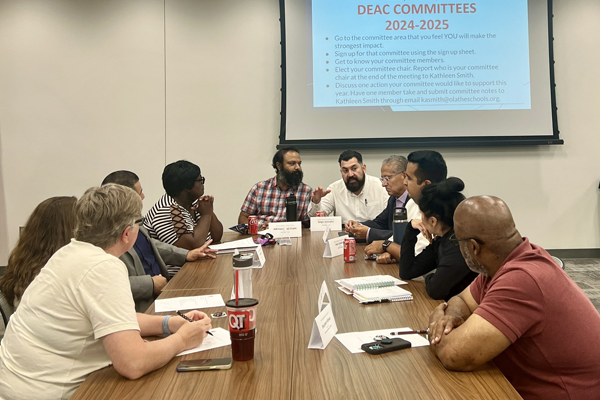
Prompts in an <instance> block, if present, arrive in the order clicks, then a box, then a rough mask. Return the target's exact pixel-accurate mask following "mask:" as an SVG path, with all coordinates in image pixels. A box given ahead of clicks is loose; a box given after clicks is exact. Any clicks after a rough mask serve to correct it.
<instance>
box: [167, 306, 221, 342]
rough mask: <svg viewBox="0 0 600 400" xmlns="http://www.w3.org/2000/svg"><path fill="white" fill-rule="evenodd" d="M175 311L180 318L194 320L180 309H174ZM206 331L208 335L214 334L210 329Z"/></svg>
mask: <svg viewBox="0 0 600 400" xmlns="http://www.w3.org/2000/svg"><path fill="white" fill-rule="evenodd" d="M175 312H176V313H177V315H179V316H180V317H181V318H183V319H185V320H186V321H189V322H194V321H193V320H192V319H191V318H190V317H188V316H187V315H185V314H184V313H182V312H181V311H175ZM206 333H208V334H209V335H210V336H214V335H213V334H212V332H211V331H206Z"/></svg>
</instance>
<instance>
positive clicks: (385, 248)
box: [381, 240, 393, 253]
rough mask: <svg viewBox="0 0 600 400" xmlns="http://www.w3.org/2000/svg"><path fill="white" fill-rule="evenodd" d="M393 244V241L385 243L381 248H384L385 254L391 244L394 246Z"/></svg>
mask: <svg viewBox="0 0 600 400" xmlns="http://www.w3.org/2000/svg"><path fill="white" fill-rule="evenodd" d="M392 243H393V242H392V241H391V240H386V241H385V242H383V244H382V245H381V247H382V248H383V252H384V253H385V252H386V251H387V249H388V247H390V244H392Z"/></svg>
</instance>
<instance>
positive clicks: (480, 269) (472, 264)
mask: <svg viewBox="0 0 600 400" xmlns="http://www.w3.org/2000/svg"><path fill="white" fill-rule="evenodd" d="M466 253H467V254H466V255H465V254H463V257H464V258H465V262H466V263H467V267H469V269H470V270H471V271H473V272H475V273H477V274H481V275H483V276H489V272H488V270H487V268H486V267H485V266H484V265H483V264H480V263H478V262H477V261H475V259H474V258H473V256H472V255H471V253H469V252H466Z"/></svg>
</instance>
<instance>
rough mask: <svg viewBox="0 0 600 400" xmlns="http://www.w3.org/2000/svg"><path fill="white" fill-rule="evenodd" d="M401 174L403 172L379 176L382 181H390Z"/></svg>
mask: <svg viewBox="0 0 600 400" xmlns="http://www.w3.org/2000/svg"><path fill="white" fill-rule="evenodd" d="M400 174H403V172H398V173H397V174H394V175H391V176H382V177H381V178H379V180H380V181H381V183H388V182H389V181H390V179H392V178H393V177H395V176H396V175H400Z"/></svg>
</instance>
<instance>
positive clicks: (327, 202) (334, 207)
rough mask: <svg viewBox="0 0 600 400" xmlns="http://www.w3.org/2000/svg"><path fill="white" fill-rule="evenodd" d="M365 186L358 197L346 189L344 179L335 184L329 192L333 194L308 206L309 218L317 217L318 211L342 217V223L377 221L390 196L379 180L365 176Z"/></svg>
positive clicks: (330, 187) (330, 186) (329, 188)
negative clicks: (376, 218)
mask: <svg viewBox="0 0 600 400" xmlns="http://www.w3.org/2000/svg"><path fill="white" fill-rule="evenodd" d="M365 177H366V179H365V185H364V186H363V190H362V191H361V192H360V194H359V195H358V196H357V195H355V194H354V193H352V192H351V191H349V190H348V189H347V188H346V184H345V183H344V180H343V179H340V180H339V181H335V182H333V183H332V184H331V185H329V187H328V188H327V190H331V193H329V194H327V195H325V196H324V197H323V198H321V201H320V202H319V204H315V203H313V202H312V201H311V202H310V203H309V206H308V216H309V217H315V216H316V215H317V211H325V213H326V214H327V215H336V216H338V215H339V216H341V217H342V223H343V224H345V223H347V222H348V221H349V220H354V221H369V220H372V219H375V217H377V216H378V215H379V214H380V213H381V212H382V211H383V210H385V208H386V206H387V202H388V199H389V197H390V196H389V195H388V194H387V191H386V190H385V188H384V187H383V186H381V181H380V180H379V178H375V177H374V176H371V175H365Z"/></svg>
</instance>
